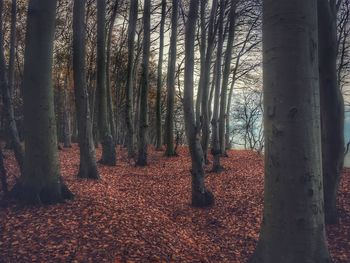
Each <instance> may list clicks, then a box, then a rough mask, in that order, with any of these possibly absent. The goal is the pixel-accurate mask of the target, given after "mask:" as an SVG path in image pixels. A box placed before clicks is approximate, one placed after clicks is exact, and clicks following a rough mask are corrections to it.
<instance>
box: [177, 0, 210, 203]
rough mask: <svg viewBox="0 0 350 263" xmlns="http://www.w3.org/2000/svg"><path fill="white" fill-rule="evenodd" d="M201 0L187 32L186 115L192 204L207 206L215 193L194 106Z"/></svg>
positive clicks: (192, 6) (191, 14)
mask: <svg viewBox="0 0 350 263" xmlns="http://www.w3.org/2000/svg"><path fill="white" fill-rule="evenodd" d="M198 6H199V0H191V1H190V8H189V11H188V17H187V22H186V32H185V79H184V99H183V107H184V117H185V129H186V137H187V142H188V147H189V151H190V155H191V160H192V170H191V173H192V205H193V206H197V207H206V206H210V205H212V204H213V203H214V196H213V194H212V193H211V192H210V191H209V190H207V189H206V187H205V183H204V175H205V172H204V167H203V164H204V155H203V150H202V146H201V143H200V139H199V138H200V137H199V127H197V126H196V120H195V114H194V106H193V71H194V38H195V31H196V21H197V16H198Z"/></svg>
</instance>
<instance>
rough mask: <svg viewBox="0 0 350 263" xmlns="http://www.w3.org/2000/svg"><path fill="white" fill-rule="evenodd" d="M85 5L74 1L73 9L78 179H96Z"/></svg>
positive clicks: (83, 1) (83, 0) (82, 1)
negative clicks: (87, 69) (87, 74)
mask: <svg viewBox="0 0 350 263" xmlns="http://www.w3.org/2000/svg"><path fill="white" fill-rule="evenodd" d="M85 5H86V0H76V1H74V8H73V72H74V76H73V77H74V92H75V105H76V111H77V124H78V136H79V149H80V165H79V172H78V177H80V178H90V179H98V178H99V174H98V171H97V165H96V159H95V147H94V142H93V137H92V121H91V114H90V107H89V99H88V91H87V86H86V71H85V56H86V55H85V54H86V47H85V38H86V30H85V21H84V18H85V7H86V6H85Z"/></svg>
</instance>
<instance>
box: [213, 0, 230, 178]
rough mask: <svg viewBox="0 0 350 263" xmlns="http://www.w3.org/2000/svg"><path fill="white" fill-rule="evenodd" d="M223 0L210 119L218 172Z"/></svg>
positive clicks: (220, 167) (220, 168) (219, 166)
mask: <svg viewBox="0 0 350 263" xmlns="http://www.w3.org/2000/svg"><path fill="white" fill-rule="evenodd" d="M225 8H226V6H225V0H221V1H220V13H219V20H218V28H219V29H218V34H219V35H218V45H217V54H216V64H215V66H216V71H215V74H216V78H215V92H214V93H215V95H214V106H213V118H212V120H211V127H212V137H211V153H212V155H213V171H214V172H220V171H221V170H222V168H223V167H222V166H221V165H220V156H221V150H220V142H219V107H220V92H221V68H222V63H221V62H222V50H223V44H224V15H225Z"/></svg>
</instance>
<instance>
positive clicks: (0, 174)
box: [0, 147, 8, 195]
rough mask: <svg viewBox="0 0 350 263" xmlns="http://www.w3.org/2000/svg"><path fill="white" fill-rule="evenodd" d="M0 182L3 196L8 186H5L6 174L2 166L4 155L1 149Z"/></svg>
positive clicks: (0, 148) (3, 165)
mask: <svg viewBox="0 0 350 263" xmlns="http://www.w3.org/2000/svg"><path fill="white" fill-rule="evenodd" d="M0 182H1V187H2V191H3V192H4V193H5V195H6V194H7V193H8V184H7V174H6V169H5V164H4V155H3V153H2V147H0Z"/></svg>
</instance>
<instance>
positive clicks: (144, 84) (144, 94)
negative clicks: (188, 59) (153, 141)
mask: <svg viewBox="0 0 350 263" xmlns="http://www.w3.org/2000/svg"><path fill="white" fill-rule="evenodd" d="M150 47H151V1H150V0H145V1H144V9H143V50H142V51H143V54H142V71H141V80H140V82H141V85H140V96H141V98H140V99H141V101H140V123H139V140H138V143H139V149H138V150H139V151H138V158H137V162H136V164H137V165H140V166H144V165H147V147H148V86H149V76H148V74H149V55H150Z"/></svg>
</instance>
